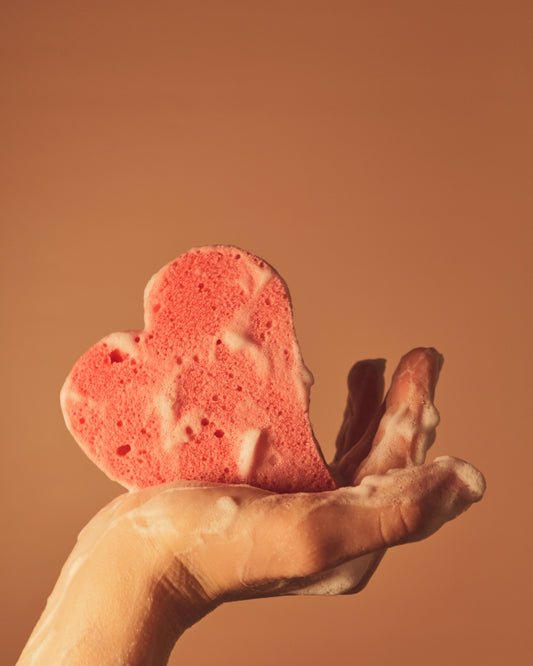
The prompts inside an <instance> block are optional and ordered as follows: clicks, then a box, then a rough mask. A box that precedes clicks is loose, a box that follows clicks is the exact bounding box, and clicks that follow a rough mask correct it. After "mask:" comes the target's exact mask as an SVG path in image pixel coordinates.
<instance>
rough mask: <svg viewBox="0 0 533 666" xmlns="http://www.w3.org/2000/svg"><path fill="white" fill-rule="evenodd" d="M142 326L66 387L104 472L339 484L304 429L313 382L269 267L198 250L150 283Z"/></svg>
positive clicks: (92, 356) (141, 478)
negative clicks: (141, 328)
mask: <svg viewBox="0 0 533 666" xmlns="http://www.w3.org/2000/svg"><path fill="white" fill-rule="evenodd" d="M144 321H145V327H144V329H143V330H142V331H125V332H120V333H112V334H111V335H108V336H107V337H105V338H104V339H102V340H101V341H100V342H99V343H97V344H96V345H95V346H94V347H92V348H91V349H89V350H88V351H87V352H86V353H85V354H84V355H83V356H82V357H81V358H80V359H79V360H78V361H77V363H76V364H75V365H74V367H73V369H72V371H71V372H70V374H69V376H68V377H67V379H66V381H65V384H64V386H63V388H62V391H61V406H62V410H63V414H64V417H65V421H66V424H67V427H68V429H69V430H70V432H71V433H72V435H73V436H74V438H75V439H76V441H77V442H78V443H79V445H80V446H81V448H82V449H83V450H84V451H85V453H86V454H87V455H88V456H89V457H90V458H91V460H93V462H95V463H96V464H97V465H98V466H99V467H100V468H101V469H102V470H103V471H104V472H106V474H108V476H110V477H111V478H112V479H114V480H116V481H118V482H119V483H121V484H122V485H124V486H125V487H127V488H129V489H137V488H143V487H146V486H151V485H156V484H160V483H164V482H167V481H175V480H180V479H185V480H200V481H209V482H218V483H248V484H251V485H255V486H258V487H261V488H265V489H267V490H273V491H276V492H295V491H320V490H330V489H333V488H335V487H336V485H335V482H334V481H333V479H332V477H331V475H330V474H329V472H328V469H327V467H326V465H325V463H324V460H323V458H322V455H321V453H320V449H319V447H318V445H317V443H316V441H315V439H314V437H313V433H312V429H311V425H310V422H309V417H308V408H309V391H310V387H311V384H312V381H313V379H312V376H311V374H310V372H309V371H308V370H307V368H306V367H305V365H304V363H303V360H302V357H301V353H300V350H299V347H298V344H297V341H296V337H295V333H294V327H293V321H292V309H291V302H290V297H289V292H288V289H287V287H286V285H285V283H284V282H283V280H282V278H281V277H280V276H279V274H278V273H277V272H276V271H275V270H274V269H273V268H272V267H271V266H270V265H268V264H267V263H266V262H265V261H263V260H262V259H260V258H258V257H256V256H254V255H252V254H250V253H248V252H246V251H244V250H241V249H239V248H236V247H232V246H220V245H219V246H208V247H201V248H194V249H192V250H190V251H189V252H187V253H185V254H183V255H181V256H180V257H178V258H177V259H175V260H174V261H172V262H171V263H169V264H167V265H166V266H164V267H163V268H162V269H161V270H160V271H159V272H158V273H156V274H155V275H154V276H153V277H152V278H151V280H150V281H149V282H148V284H147V286H146V289H145V293H144Z"/></svg>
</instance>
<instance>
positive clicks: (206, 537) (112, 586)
mask: <svg viewBox="0 0 533 666" xmlns="http://www.w3.org/2000/svg"><path fill="white" fill-rule="evenodd" d="M440 365H441V358H440V356H439V355H438V353H437V352H435V351H434V350H431V349H416V350H413V351H411V352H410V353H409V354H407V355H406V356H405V357H404V358H403V359H402V360H401V362H400V364H399V366H398V369H397V370H396V372H395V374H394V377H393V380H392V384H391V388H390V391H389V393H388V395H387V398H386V400H385V403H384V404H383V405H381V401H382V393H383V366H384V364H383V362H382V361H364V362H361V363H359V364H356V365H355V366H354V368H352V371H351V372H350V375H349V395H348V404H347V408H346V412H345V417H344V421H343V425H342V427H341V430H340V433H339V436H338V438H337V453H336V456H335V459H334V461H333V463H332V466H331V469H332V473H333V474H334V475H335V476H336V478H337V479H338V481H339V483H340V484H343V485H344V487H342V488H339V489H338V490H335V491H328V492H323V493H294V494H286V495H280V494H275V493H272V492H268V491H264V490H261V489H258V488H253V487H251V486H244V485H240V486H224V485H218V484H206V483H196V482H176V483H170V484H165V485H162V486H157V487H153V488H148V489H145V490H142V491H138V492H133V493H126V494H124V495H121V496H119V497H118V498H117V499H116V500H114V501H113V502H112V503H111V504H110V505H108V506H107V507H105V508H104V509H103V510H102V511H101V512H100V513H98V514H97V515H96V516H95V517H94V518H93V520H92V521H91V522H90V523H89V524H88V525H87V527H86V528H85V529H84V530H83V531H82V532H81V534H80V536H79V539H78V543H77V545H76V547H75V549H74V551H73V552H72V554H71V556H70V558H69V560H68V561H67V563H66V565H65V567H64V569H63V571H62V573H61V576H60V578H59V581H58V583H57V585H56V588H55V589H54V592H53V594H52V596H51V597H50V600H49V603H48V605H47V608H46V610H45V613H44V614H43V616H42V618H41V620H40V622H39V624H38V625H37V627H36V629H35V631H34V633H33V635H32V637H31V638H30V641H29V643H28V645H27V646H26V649H25V651H24V652H23V654H22V656H21V660H20V662H19V663H20V664H26V663H31V659H32V658H33V657H34V656H35V655H36V654H37V655H38V656H39V661H38V663H40V664H46V663H50V664H52V663H54V664H60V663H77V664H78V663H79V664H83V663H87V664H89V663H99V664H111V663H125V664H147V663H153V664H162V663H166V660H167V658H168V655H169V654H170V651H171V649H172V646H173V645H174V643H175V641H176V640H177V638H178V637H179V635H180V634H181V633H182V632H183V631H184V630H185V629H186V628H187V627H189V626H191V625H192V624H193V623H194V622H196V621H197V620H199V619H200V618H201V617H202V616H204V615H205V614H207V613H208V612H209V611H210V610H212V609H213V608H215V607H216V606H217V605H219V604H220V603H223V602H224V601H230V600H236V599H246V598H252V597H259V596H270V595H281V594H294V593H330V594H331V593H348V592H355V591H358V590H359V589H361V588H362V587H363V586H364V584H365V583H366V582H367V581H368V579H369V578H370V576H371V574H372V573H373V571H374V570H375V568H376V566H377V564H378V563H379V561H380V559H381V557H382V555H383V553H384V551H385V549H386V548H387V547H390V546H393V545H396V544H400V543H405V542H408V541H415V540H418V539H421V538H424V537H426V536H428V535H430V534H431V533H433V532H434V531H436V530H437V529H438V528H439V527H440V526H441V525H442V524H443V523H444V522H446V521H447V520H450V519H452V518H454V517H455V516H457V515H458V514H459V513H461V512H462V511H464V510H465V509H467V508H468V507H469V506H470V504H471V503H472V502H475V501H478V500H479V499H481V496H482V494H483V490H484V481H483V477H482V476H481V474H480V473H479V472H478V471H477V470H475V469H474V468H473V467H472V466H470V465H469V464H468V463H465V462H463V461H461V460H458V459H455V458H449V457H444V458H437V459H436V460H434V461H433V462H432V463H429V464H423V462H424V458H425V454H426V451H427V449H428V447H429V446H430V445H431V443H432V442H433V440H434V437H435V427H436V425H437V422H438V415H437V412H436V410H435V408H434V406H433V393H434V389H435V384H436V381H437V377H438V372H439V369H440Z"/></svg>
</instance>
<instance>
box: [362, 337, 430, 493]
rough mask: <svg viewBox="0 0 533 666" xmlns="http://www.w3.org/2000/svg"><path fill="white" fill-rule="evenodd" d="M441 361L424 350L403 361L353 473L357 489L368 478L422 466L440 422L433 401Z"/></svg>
mask: <svg viewBox="0 0 533 666" xmlns="http://www.w3.org/2000/svg"><path fill="white" fill-rule="evenodd" d="M442 361H443V359H442V356H441V355H440V354H439V353H438V352H437V351H436V350H435V349H432V348H422V347H420V348H417V349H413V350H411V351H410V352H408V353H407V354H406V355H405V356H403V358H402V359H401V360H400V363H399V364H398V367H397V369H396V371H395V373H394V375H393V378H392V382H391V387H390V390H389V392H388V394H387V397H386V400H385V413H384V414H383V416H382V418H381V421H380V423H379V427H378V429H377V432H376V434H375V437H374V439H373V441H372V444H371V448H370V452H369V454H368V456H367V457H366V459H365V460H364V461H363V462H362V463H361V464H360V465H359V467H358V468H357V469H356V470H354V471H353V475H352V483H353V484H354V485H357V484H358V483H361V481H362V479H363V478H364V477H365V476H367V475H369V474H384V473H385V472H386V471H387V470H389V469H396V468H400V467H405V466H407V465H420V464H421V463H423V461H424V460H425V456H426V452H427V450H428V449H429V447H430V446H431V444H432V443H433V442H434V440H435V428H436V427H437V424H438V422H439V414H438V412H437V410H436V408H435V406H434V404H433V398H434V395H435V386H436V384H437V380H438V376H439V371H440V368H441V366H442Z"/></svg>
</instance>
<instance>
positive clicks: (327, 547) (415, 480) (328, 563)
mask: <svg viewBox="0 0 533 666" xmlns="http://www.w3.org/2000/svg"><path fill="white" fill-rule="evenodd" d="M484 489H485V480H484V478H483V476H482V474H481V473H480V472H479V471H478V470H477V469H476V468H475V467H473V466H472V465H470V464H469V463H466V462H464V461H462V460H459V459H457V458H451V457H448V456H446V457H441V458H437V459H436V460H434V461H433V462H432V463H428V464H425V465H421V466H414V467H410V468H407V469H397V470H391V471H390V472H388V473H387V474H383V475H374V476H368V477H366V478H365V479H363V480H362V482H361V483H360V485H359V486H357V487H344V488H340V489H338V490H335V491H330V492H324V493H298V494H294V495H285V496H283V495H269V496H266V497H263V498H261V499H259V500H257V501H256V502H253V503H252V504H251V505H250V506H249V508H250V509H251V510H253V511H254V513H255V515H254V518H253V520H252V521H251V523H252V525H253V527H252V529H251V530H250V532H249V534H250V535H253V537H252V544H253V547H252V548H251V549H250V550H249V551H248V561H247V563H246V567H245V569H246V571H247V574H248V576H249V578H248V580H247V581H246V584H247V585H250V584H252V585H256V584H259V585H260V584H261V583H264V582H266V581H275V580H280V579H283V580H286V581H287V579H300V581H301V579H302V578H307V577H310V576H311V577H312V576H315V575H320V573H322V572H324V571H325V570H327V569H331V568H332V567H336V566H338V565H340V564H343V563H344V562H347V561H348V560H351V559H353V558H355V557H359V556H361V555H364V554H366V553H370V552H374V551H379V550H381V549H383V548H388V547H390V546H394V545H398V544H402V543H406V542H410V541H417V540H419V539H423V538H425V537H427V536H429V535H430V534H432V533H434V532H435V531H436V530H438V529H439V528H440V527H441V526H442V525H443V524H444V523H445V522H447V521H448V520H451V519H453V518H455V517H456V516H458V515H459V514H460V513H462V512H463V511H465V510H466V509H468V507H469V506H470V505H471V504H472V503H474V502H477V501H479V500H480V499H481V497H482V495H483V492H484ZM249 525H250V523H249ZM267 544H268V545H267ZM282 593H283V592H282Z"/></svg>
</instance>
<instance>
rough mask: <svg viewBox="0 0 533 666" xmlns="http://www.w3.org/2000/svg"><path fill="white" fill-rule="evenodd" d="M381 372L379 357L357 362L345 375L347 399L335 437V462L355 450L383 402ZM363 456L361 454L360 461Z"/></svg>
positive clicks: (382, 363) (382, 361) (383, 363)
mask: <svg viewBox="0 0 533 666" xmlns="http://www.w3.org/2000/svg"><path fill="white" fill-rule="evenodd" d="M384 371H385V360H384V359H381V358H380V359H373V360H366V361H359V362H358V363H355V365H353V366H352V369H351V370H350V372H349V374H348V398H347V401H346V408H345V410H344V420H343V423H342V426H341V429H340V431H339V434H338V435H337V440H336V453H335V458H334V462H337V461H339V460H340V459H341V458H342V457H343V456H344V455H345V454H346V453H347V452H348V451H350V450H353V449H354V448H355V446H356V445H357V442H360V441H361V438H362V436H363V435H364V434H365V431H366V430H367V428H368V427H369V425H370V424H371V422H372V420H373V419H374V417H375V415H376V412H377V411H378V409H379V406H380V405H381V401H382V400H383V392H384V380H383V373H384ZM366 453H368V451H367V452H366ZM366 453H362V455H361V457H360V458H359V459H360V460H361V459H362V458H363V457H364V456H365V455H366ZM354 457H355V456H354Z"/></svg>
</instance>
